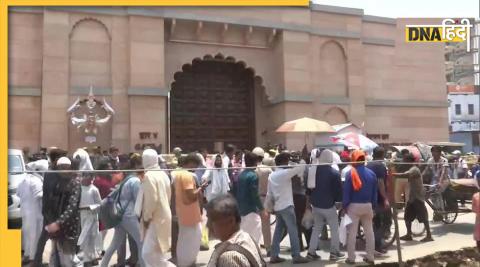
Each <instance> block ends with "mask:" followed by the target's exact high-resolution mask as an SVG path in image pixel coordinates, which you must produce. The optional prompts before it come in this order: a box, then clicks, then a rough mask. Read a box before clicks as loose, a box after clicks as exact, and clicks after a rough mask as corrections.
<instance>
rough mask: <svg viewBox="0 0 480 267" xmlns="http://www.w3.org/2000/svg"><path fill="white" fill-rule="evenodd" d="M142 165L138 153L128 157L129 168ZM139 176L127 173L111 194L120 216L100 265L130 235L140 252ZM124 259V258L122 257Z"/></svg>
mask: <svg viewBox="0 0 480 267" xmlns="http://www.w3.org/2000/svg"><path fill="white" fill-rule="evenodd" d="M141 165H142V162H141V158H140V157H139V155H132V157H131V158H130V169H131V170H135V169H140V168H141ZM140 178H141V177H140V176H139V175H137V174H136V173H134V172H132V173H129V174H127V177H126V178H125V179H124V180H123V181H122V183H121V184H120V185H119V187H118V188H117V189H116V191H114V192H113V193H112V194H111V196H114V197H113V198H112V201H114V203H118V208H119V213H120V215H121V218H120V220H119V222H118V224H117V225H116V226H115V233H114V235H113V239H112V243H111V244H110V246H109V247H108V249H107V250H106V251H105V255H104V256H103V259H102V262H101V264H100V266H102V267H107V266H108V263H109V262H110V259H111V258H112V255H113V253H115V251H117V250H118V249H120V248H121V246H122V244H123V243H124V241H125V238H126V236H127V234H128V235H130V236H131V237H132V238H133V240H134V241H135V243H136V248H137V251H138V255H141V252H142V241H141V236H140V223H139V221H138V218H137V216H136V215H135V211H134V208H135V201H136V199H137V195H138V192H139V190H140V187H141V186H142V184H141V181H140ZM122 260H124V259H122ZM139 264H140V266H142V267H143V266H145V264H144V262H143V259H142V257H139Z"/></svg>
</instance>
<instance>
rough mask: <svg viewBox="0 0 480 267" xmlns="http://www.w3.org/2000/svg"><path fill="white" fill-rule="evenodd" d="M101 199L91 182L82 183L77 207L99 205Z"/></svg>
mask: <svg viewBox="0 0 480 267" xmlns="http://www.w3.org/2000/svg"><path fill="white" fill-rule="evenodd" d="M101 202H102V199H101V198H100V192H99V191H98V189H97V187H95V186H94V185H93V184H90V185H88V186H85V185H82V194H81V197H80V204H79V206H78V207H79V208H88V207H93V206H95V205H100V203H101Z"/></svg>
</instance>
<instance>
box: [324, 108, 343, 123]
mask: <svg viewBox="0 0 480 267" xmlns="http://www.w3.org/2000/svg"><path fill="white" fill-rule="evenodd" d="M324 117H325V120H326V121H327V122H328V123H330V124H331V125H335V124H342V123H347V122H348V115H347V113H346V112H345V111H344V110H343V109H342V108H341V107H338V106H335V107H331V108H329V109H328V110H327V111H326V112H325V115H324Z"/></svg>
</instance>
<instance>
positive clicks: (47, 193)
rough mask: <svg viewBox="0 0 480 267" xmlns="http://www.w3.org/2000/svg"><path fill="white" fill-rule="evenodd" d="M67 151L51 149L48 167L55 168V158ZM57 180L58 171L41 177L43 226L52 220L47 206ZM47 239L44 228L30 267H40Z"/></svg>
mask: <svg viewBox="0 0 480 267" xmlns="http://www.w3.org/2000/svg"><path fill="white" fill-rule="evenodd" d="M66 154H67V153H66V152H65V151H63V150H61V149H53V150H51V151H50V153H49V154H48V157H49V158H50V169H51V170H56V169H57V160H58V159H59V158H61V157H62V156H65V155H66ZM57 180H58V173H46V174H45V178H44V179H43V198H42V215H43V223H44V226H46V225H48V224H49V223H50V222H52V219H51V218H52V214H51V212H52V210H51V208H49V204H50V202H51V199H52V196H53V195H52V194H53V189H54V187H55V184H56V183H57ZM47 240H48V233H47V231H46V230H45V229H43V230H42V233H41V234H40V238H39V239H38V243H37V250H36V252H35V258H34V260H33V263H32V265H31V266H32V267H40V266H42V260H43V259H42V256H43V250H44V249H45V244H46V243H47Z"/></svg>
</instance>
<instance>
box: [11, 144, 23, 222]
mask: <svg viewBox="0 0 480 267" xmlns="http://www.w3.org/2000/svg"><path fill="white" fill-rule="evenodd" d="M26 175H27V174H26V173H25V161H24V159H23V153H22V151H21V150H19V149H9V150H8V225H9V228H18V227H20V226H21V222H22V214H21V212H20V207H21V204H20V198H19V197H18V196H17V189H18V185H19V184H20V183H21V182H22V181H23V180H24V179H25V177H26Z"/></svg>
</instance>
